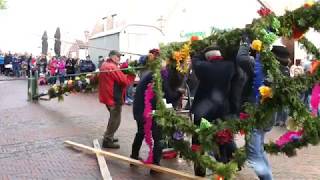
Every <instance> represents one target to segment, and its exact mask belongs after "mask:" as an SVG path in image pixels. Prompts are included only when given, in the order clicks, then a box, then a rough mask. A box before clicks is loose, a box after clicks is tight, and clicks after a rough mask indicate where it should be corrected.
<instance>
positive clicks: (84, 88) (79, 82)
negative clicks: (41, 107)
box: [48, 73, 99, 101]
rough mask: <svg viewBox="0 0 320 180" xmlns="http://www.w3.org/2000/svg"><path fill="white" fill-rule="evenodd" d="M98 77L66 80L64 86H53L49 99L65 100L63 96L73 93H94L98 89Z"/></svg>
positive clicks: (91, 76)
mask: <svg viewBox="0 0 320 180" xmlns="http://www.w3.org/2000/svg"><path fill="white" fill-rule="evenodd" d="M98 83H99V82H98V75H97V74H90V73H89V74H87V75H81V76H77V77H75V80H66V81H65V82H64V83H63V84H60V85H57V84H55V85H53V86H51V87H50V88H49V90H48V95H49V98H50V99H52V98H58V101H62V100H63V95H66V94H67V93H72V92H86V93H87V92H93V91H94V90H96V89H97V87H98Z"/></svg>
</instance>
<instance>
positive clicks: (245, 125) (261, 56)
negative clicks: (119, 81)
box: [152, 3, 320, 179]
mask: <svg viewBox="0 0 320 180" xmlns="http://www.w3.org/2000/svg"><path fill="white" fill-rule="evenodd" d="M319 13H320V3H314V4H313V3H312V4H310V3H308V4H306V5H304V6H303V7H301V8H298V9H296V10H294V11H292V12H286V14H285V15H283V16H280V17H276V16H275V15H274V14H273V13H272V12H271V11H270V10H268V9H265V8H264V9H261V10H260V11H259V14H260V15H261V18H260V19H256V20H254V21H253V23H252V24H251V26H250V27H249V29H250V31H251V33H252V35H253V37H254V38H255V39H256V40H255V41H253V43H252V48H253V49H255V50H256V51H257V52H258V56H257V59H256V60H257V61H256V62H257V63H258V64H256V66H255V68H257V69H256V70H257V73H260V74H262V73H265V75H266V76H267V77H269V78H270V79H272V84H271V85H270V86H265V85H263V83H262V82H261V80H262V78H261V77H263V76H256V78H255V82H256V84H255V85H254V86H255V87H254V88H255V90H256V96H257V97H259V99H260V101H258V102H257V104H247V105H246V108H245V113H243V114H241V117H240V118H239V119H234V120H231V121H219V122H218V123H217V124H212V123H209V122H208V121H207V120H205V119H203V120H202V121H201V124H200V126H199V127H197V126H195V125H194V124H193V123H192V122H190V121H189V120H188V119H187V118H186V117H183V116H180V115H177V114H176V112H175V111H174V110H172V109H167V108H166V105H165V103H164V102H163V101H162V98H163V92H162V79H161V73H160V67H161V62H160V61H155V63H154V64H153V66H152V71H153V72H154V86H153V89H154V92H155V96H156V99H157V108H156V111H155V113H154V118H155V120H156V121H157V123H158V124H159V125H160V126H161V127H162V129H163V133H164V134H165V135H166V137H167V139H168V141H169V142H170V143H171V144H172V146H173V148H174V149H175V150H177V151H179V152H180V153H181V155H182V157H184V158H185V159H188V160H192V161H194V162H198V163H199V164H200V165H201V166H203V167H205V168H208V169H211V170H212V171H213V172H215V174H216V175H217V176H216V177H219V178H220V179H221V178H222V179H223V178H224V179H232V178H234V177H235V174H236V172H237V170H238V167H241V166H243V165H244V162H245V161H246V159H247V156H246V150H245V148H244V147H241V148H239V149H238V150H237V151H236V152H235V153H234V159H232V160H231V161H230V162H229V163H227V164H223V163H220V162H217V161H216V160H214V159H213V158H212V157H211V156H210V155H209V154H210V151H212V149H216V148H215V147H217V144H221V143H225V142H227V141H228V140H229V139H230V138H231V137H232V136H233V135H234V134H237V133H241V134H244V135H245V139H246V142H249V140H250V134H251V131H252V130H253V129H254V128H263V127H266V126H267V125H268V124H270V123H271V122H270V119H271V118H270V116H271V115H272V114H273V113H274V112H276V111H279V110H281V109H283V108H286V107H287V108H289V109H290V110H291V111H290V116H291V117H292V119H291V120H290V124H291V125H292V126H294V128H293V129H294V130H292V129H291V130H290V131H288V132H287V133H285V134H284V135H282V136H281V137H279V139H278V140H277V141H276V142H270V143H268V144H265V145H264V146H265V150H266V151H267V152H268V153H271V154H278V153H284V154H286V155H287V156H289V157H290V156H293V155H296V149H299V148H302V147H305V146H308V145H309V144H312V145H316V144H318V143H319V142H320V119H319V118H318V117H313V116H311V113H310V112H309V111H308V109H307V108H306V107H305V105H304V104H303V103H302V102H301V101H300V99H299V94H300V92H304V91H306V90H307V89H308V88H312V87H313V85H314V84H315V83H316V82H317V81H318V80H319V79H320V71H319V70H317V71H315V73H314V74H311V75H302V76H298V77H296V78H293V79H292V78H288V77H285V76H283V75H282V74H281V72H280V70H279V62H278V61H277V60H276V58H275V56H274V55H273V53H272V52H271V51H270V49H271V45H272V43H273V42H274V41H275V40H276V39H277V38H278V37H279V36H284V37H289V38H294V39H296V40H298V41H299V42H300V43H301V44H303V45H304V47H305V49H306V50H307V52H308V53H310V54H314V55H315V56H316V57H317V58H320V53H319V51H318V50H317V48H316V47H315V46H314V45H313V44H312V43H311V42H310V41H309V40H307V39H306V38H304V37H303V34H304V33H305V32H306V31H307V30H308V29H309V28H310V27H313V28H314V29H315V30H316V31H320V16H318V14H319ZM243 32H245V30H241V29H235V30H231V31H223V32H219V33H214V34H213V35H211V36H209V37H207V38H205V39H203V40H199V41H197V42H196V43H192V44H191V45H190V44H189V42H187V43H183V44H178V45H177V44H170V45H168V46H167V47H163V49H166V48H167V49H166V50H165V51H162V50H161V54H160V57H159V59H161V60H164V61H165V60H166V59H168V58H169V59H170V58H171V57H173V58H171V59H174V60H176V62H177V63H176V65H179V64H178V62H180V65H181V62H186V59H187V58H186V57H187V56H184V55H185V54H183V53H185V52H187V51H186V50H185V51H183V52H182V49H187V46H190V47H191V50H190V51H191V52H192V53H196V52H199V51H201V50H202V49H203V48H205V47H208V46H210V45H212V44H213V43H215V42H217V43H218V45H221V46H222V47H223V51H222V52H223V53H225V52H230V51H228V50H229V49H234V46H235V45H236V44H239V42H240V37H241V34H242V33H243ZM177 46H178V47H180V48H177ZM170 48H171V51H170ZM168 49H169V50H168ZM172 49H174V50H173V51H172ZM188 50H189V49H188ZM190 51H189V52H190ZM163 52H164V53H163ZM166 52H174V53H166ZM181 52H182V53H181ZM181 54H183V56H182V55H181ZM177 70H178V71H180V70H181V69H180V68H177ZM180 72H181V71H180ZM182 72H186V71H184V70H183V71H182ZM230 133H231V134H230ZM186 134H188V135H198V137H199V141H200V144H201V145H200V149H201V150H202V151H203V152H205V153H204V154H203V155H202V154H200V153H198V152H194V151H192V148H191V145H190V142H189V141H187V140H185V135H186ZM217 137H219V138H222V140H221V141H217Z"/></svg>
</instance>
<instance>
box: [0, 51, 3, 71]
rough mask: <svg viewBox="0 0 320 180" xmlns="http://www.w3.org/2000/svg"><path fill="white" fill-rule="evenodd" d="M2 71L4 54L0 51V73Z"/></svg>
mask: <svg viewBox="0 0 320 180" xmlns="http://www.w3.org/2000/svg"><path fill="white" fill-rule="evenodd" d="M3 73H4V56H3V54H1V53H0V74H3Z"/></svg>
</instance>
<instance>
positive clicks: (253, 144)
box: [247, 129, 272, 180]
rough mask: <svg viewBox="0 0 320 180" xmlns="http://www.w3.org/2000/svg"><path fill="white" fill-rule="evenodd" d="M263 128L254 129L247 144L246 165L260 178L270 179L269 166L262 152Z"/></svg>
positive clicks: (262, 179)
mask: <svg viewBox="0 0 320 180" xmlns="http://www.w3.org/2000/svg"><path fill="white" fill-rule="evenodd" d="M265 134H266V132H265V131H264V130H259V129H254V130H253V131H252V134H251V138H250V141H249V143H248V144H247V153H248V165H249V166H250V167H251V168H252V169H253V170H254V171H255V173H256V175H257V176H258V177H259V179H260V180H272V172H271V167H270V165H269V162H268V159H267V157H266V154H265V152H264V148H263V144H264V136H265Z"/></svg>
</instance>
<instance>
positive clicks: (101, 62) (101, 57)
mask: <svg viewBox="0 0 320 180" xmlns="http://www.w3.org/2000/svg"><path fill="white" fill-rule="evenodd" d="M103 62H104V59H103V56H99V61H98V68H99V69H100V67H101V66H102V64H103Z"/></svg>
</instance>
